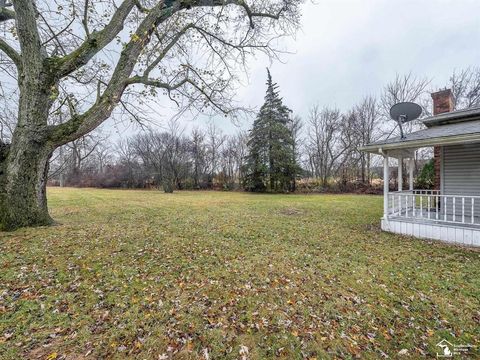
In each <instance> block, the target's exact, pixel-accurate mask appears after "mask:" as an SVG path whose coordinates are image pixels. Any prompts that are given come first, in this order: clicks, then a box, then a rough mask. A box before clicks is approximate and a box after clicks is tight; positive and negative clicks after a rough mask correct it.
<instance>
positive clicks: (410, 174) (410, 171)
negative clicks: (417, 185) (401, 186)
mask: <svg viewBox="0 0 480 360" xmlns="http://www.w3.org/2000/svg"><path fill="white" fill-rule="evenodd" d="M409 165H410V169H409V171H408V173H409V176H410V177H409V179H408V184H409V187H408V188H409V190H410V191H412V190H413V170H414V168H415V160H414V159H413V157H411V158H410V161H409Z"/></svg>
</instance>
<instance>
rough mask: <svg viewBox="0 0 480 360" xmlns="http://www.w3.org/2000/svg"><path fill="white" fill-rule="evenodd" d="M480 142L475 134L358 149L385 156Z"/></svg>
mask: <svg viewBox="0 0 480 360" xmlns="http://www.w3.org/2000/svg"><path fill="white" fill-rule="evenodd" d="M473 142H480V133H474V134H463V135H455V136H444V137H438V138H432V139H422V140H411V141H402V142H396V143H391V144H388V143H387V144H378V145H376V144H372V145H367V146H362V147H360V148H358V149H359V150H360V151H365V152H373V153H380V154H381V155H383V156H385V155H384V154H385V151H387V150H396V149H411V148H421V147H428V146H445V145H457V144H465V143H473Z"/></svg>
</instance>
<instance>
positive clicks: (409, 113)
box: [390, 102, 422, 139]
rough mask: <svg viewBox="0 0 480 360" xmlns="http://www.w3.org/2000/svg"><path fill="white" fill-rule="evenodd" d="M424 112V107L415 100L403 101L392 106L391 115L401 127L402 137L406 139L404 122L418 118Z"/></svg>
mask: <svg viewBox="0 0 480 360" xmlns="http://www.w3.org/2000/svg"><path fill="white" fill-rule="evenodd" d="M421 114H422V107H421V106H420V105H418V104H415V103H413V102H401V103H398V104H395V105H393V106H392V107H391V108H390V117H391V118H392V119H393V120H395V121H396V122H397V124H398V127H399V128H400V138H401V139H405V134H404V132H403V124H405V123H407V122H409V121H412V120H415V119H418V118H419V117H420V115H421Z"/></svg>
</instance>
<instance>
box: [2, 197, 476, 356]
mask: <svg viewBox="0 0 480 360" xmlns="http://www.w3.org/2000/svg"><path fill="white" fill-rule="evenodd" d="M49 201H50V202H49V204H50V209H51V213H52V215H53V217H54V218H55V219H56V220H57V221H58V222H59V223H60V225H58V226H55V227H48V228H36V229H21V230H18V231H16V232H11V233H0V237H1V239H0V271H1V272H0V358H1V359H18V358H22V357H23V358H28V359H35V358H42V359H45V358H48V359H50V360H52V359H61V358H65V357H66V358H67V359H84V358H87V359H88V358H92V359H96V358H111V357H113V358H119V359H120V358H126V357H131V358H138V359H170V358H174V359H199V358H203V359H211V360H212V359H270V358H284V359H315V358H316V359H325V358H338V359H349V358H356V357H361V358H367V359H370V358H371V359H378V358H381V357H383V356H384V357H386V356H389V357H390V358H397V357H399V356H401V355H399V352H400V354H404V355H405V357H406V358H408V357H410V358H419V357H423V356H427V357H435V354H436V352H437V351H440V349H439V348H437V347H436V346H435V344H436V343H438V342H439V341H440V340H441V339H443V338H446V339H447V340H449V341H450V342H451V343H453V344H471V345H475V346H477V347H478V346H480V252H479V251H478V250H472V249H465V248H459V247H455V246H449V245H445V244H442V243H432V242H427V241H423V240H418V239H413V238H409V237H402V236H398V235H393V234H387V233H383V232H381V231H380V229H379V219H380V217H381V212H382V198H381V197H378V196H354V195H310V196H303V195H253V194H243V193H222V192H179V193H175V194H172V195H167V194H163V193H161V192H158V191H121V190H90V189H89V190H85V189H58V188H55V189H53V188H52V189H49ZM474 352H475V354H476V355H475V354H474V353H473V352H472V353H471V354H470V356H471V357H474V356H480V355H479V354H480V353H479V352H478V348H477V350H475V351H474Z"/></svg>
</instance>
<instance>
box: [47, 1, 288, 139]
mask: <svg viewBox="0 0 480 360" xmlns="http://www.w3.org/2000/svg"><path fill="white" fill-rule="evenodd" d="M230 4H232V5H238V6H241V7H242V8H243V9H245V11H246V12H247V15H248V17H249V18H250V21H251V19H252V18H253V17H257V16H258V17H271V18H275V19H277V18H279V16H280V14H281V12H282V11H283V10H284V8H282V10H280V13H278V14H274V15H271V14H263V13H259V12H253V11H252V10H251V9H250V8H249V7H248V6H247V5H246V4H245V2H244V1H243V0H188V1H187V0H179V1H174V2H173V3H172V4H171V5H170V4H169V6H165V5H164V1H160V2H159V3H157V5H156V6H155V7H154V8H152V9H150V10H149V11H148V12H147V15H146V17H145V18H144V19H143V21H142V22H141V24H140V25H139V26H138V28H137V30H136V32H135V34H134V35H133V36H132V38H131V39H130V41H129V42H128V44H127V45H126V46H125V48H124V50H123V51H122V53H121V55H120V59H119V60H118V63H117V65H116V67H115V70H114V72H113V75H112V77H111V79H110V81H109V83H108V85H107V86H106V88H105V91H104V92H103V94H102V95H101V96H100V98H99V99H98V101H97V102H96V103H95V104H94V105H93V106H92V107H91V108H90V109H89V110H87V111H86V112H85V113H83V114H81V115H76V116H73V117H72V118H71V119H70V120H68V121H67V122H65V123H63V124H60V125H56V126H52V127H51V128H50V141H51V142H53V143H54V144H55V145H57V146H59V145H62V144H65V143H67V142H70V141H72V140H74V139H76V138H78V137H80V136H82V135H85V134H87V133H89V132H90V131H92V130H93V129H95V128H96V127H97V126H99V125H100V124H101V123H102V122H103V121H105V120H106V119H107V118H108V117H109V116H110V115H111V113H112V111H113V109H114V108H115V106H116V105H117V104H118V103H119V101H120V99H121V96H122V94H123V92H124V90H125V88H126V87H127V86H128V85H130V84H134V83H143V84H145V85H152V86H156V87H161V88H165V89H166V90H167V91H172V90H177V89H179V88H180V87H181V86H182V85H185V84H190V85H191V86H192V87H194V88H195V89H197V90H198V91H199V92H201V93H202V94H203V95H204V96H205V97H206V98H207V99H208V101H210V103H211V104H212V105H213V106H215V107H216V108H217V109H219V110H220V111H222V112H224V113H227V112H228V110H227V109H223V108H222V107H221V106H220V105H218V104H216V103H215V101H214V99H213V97H212V93H213V94H215V93H216V92H218V91H217V90H215V89H213V90H212V93H210V94H209V93H207V92H206V91H205V90H204V89H203V88H202V87H201V86H199V85H198V84H196V83H195V82H194V81H192V80H191V79H189V78H188V77H186V78H185V79H184V80H182V81H181V82H179V83H177V84H175V85H170V84H166V83H161V82H155V83H150V81H151V80H150V79H148V78H146V77H134V78H130V75H131V73H132V71H133V69H134V67H135V65H136V63H137V60H138V57H139V56H140V54H141V52H142V50H143V49H144V48H145V46H146V45H147V44H148V42H149V40H150V37H151V35H152V34H153V32H154V31H155V30H156V27H157V26H158V25H160V24H161V23H163V22H164V21H165V20H167V19H168V18H170V17H171V16H172V15H173V14H175V13H177V12H178V11H180V10H183V9H189V8H191V7H202V6H207V7H216V6H225V5H230ZM133 6H135V0H125V1H124V2H123V3H122V5H121V7H120V8H122V10H120V8H119V10H117V12H116V13H115V15H114V18H116V20H114V19H113V18H112V20H111V22H110V23H109V25H107V27H106V28H104V30H102V31H100V32H98V33H92V34H91V36H90V38H89V39H87V42H86V43H84V44H83V45H81V47H80V48H79V49H77V50H76V51H74V52H73V53H72V54H70V55H68V56H67V57H65V58H63V61H62V62H63V64H62V65H61V67H60V68H61V71H60V74H66V73H67V74H68V73H69V72H72V71H74V70H75V69H76V68H78V66H82V65H83V64H85V63H86V62H88V60H90V59H91V58H92V57H93V56H94V55H95V54H96V53H97V52H98V51H99V49H100V48H102V47H104V46H106V45H107V43H108V42H110V41H111V40H113V38H114V37H115V36H116V34H117V33H118V32H119V31H120V30H121V29H122V27H123V20H125V18H126V16H127V15H128V13H129V12H130V10H131V9H132V7H133ZM120 20H122V21H120ZM107 28H109V29H108V30H106V29H107ZM189 28H190V27H189V26H188V25H187V26H186V27H185V28H183V30H181V32H182V31H183V32H186V31H187V30H188V29H189ZM104 31H106V32H104ZM97 34H101V35H97ZM181 35H182V34H180V36H181ZM180 36H179V37H180ZM179 37H178V38H179ZM93 40H95V41H94V43H95V44H94V46H92V41H93ZM176 41H178V39H177V38H176V37H174V38H173V44H174V43H175V42H176ZM171 44H172V43H171ZM168 46H169V45H167V48H168V49H170V47H171V46H173V45H171V46H170V47H168ZM165 54H166V53H165ZM165 54H163V56H165ZM160 57H162V54H160ZM157 60H158V59H157ZM157 63H158V62H157ZM151 70H152V69H148V71H147V73H148V72H149V71H151Z"/></svg>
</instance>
